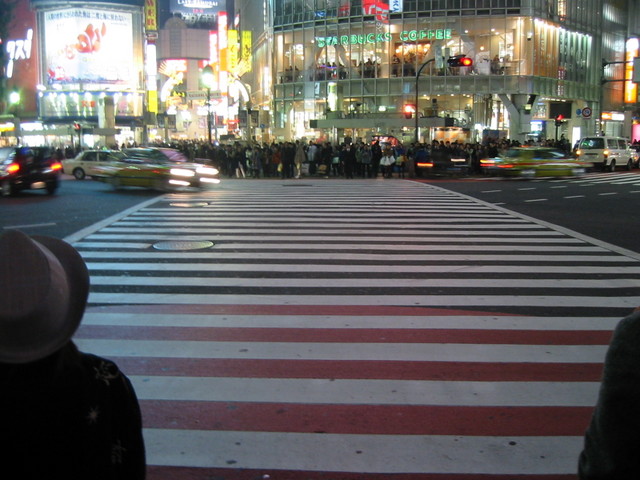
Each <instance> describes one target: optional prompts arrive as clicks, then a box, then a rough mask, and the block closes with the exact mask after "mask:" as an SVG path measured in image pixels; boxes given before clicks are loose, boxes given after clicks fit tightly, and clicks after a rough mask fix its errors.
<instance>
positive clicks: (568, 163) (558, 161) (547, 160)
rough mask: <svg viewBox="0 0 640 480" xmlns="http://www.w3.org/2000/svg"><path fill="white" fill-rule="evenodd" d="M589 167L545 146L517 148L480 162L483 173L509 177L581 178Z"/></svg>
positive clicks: (589, 164) (587, 163) (589, 165)
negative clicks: (579, 176)
mask: <svg viewBox="0 0 640 480" xmlns="http://www.w3.org/2000/svg"><path fill="white" fill-rule="evenodd" d="M591 166H592V164H591V163H589V162H585V161H582V160H581V159H579V158H574V157H573V156H571V155H570V154H567V153H565V152H563V151H561V150H557V149H554V148H548V147H517V148H511V149H509V150H507V151H506V152H505V153H503V154H502V155H500V156H498V157H495V158H484V159H481V160H480V167H481V168H482V170H483V172H484V173H487V174H494V175H501V176H509V177H556V176H559V177H571V176H578V175H584V174H585V173H586V171H587V169H588V168H591Z"/></svg>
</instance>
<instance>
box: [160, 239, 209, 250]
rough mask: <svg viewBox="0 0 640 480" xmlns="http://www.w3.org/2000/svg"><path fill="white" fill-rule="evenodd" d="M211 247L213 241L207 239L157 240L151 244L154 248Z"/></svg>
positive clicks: (191, 248) (189, 248)
mask: <svg viewBox="0 0 640 480" xmlns="http://www.w3.org/2000/svg"><path fill="white" fill-rule="evenodd" d="M211 247H213V242H210V241H208V240H202V241H187V240H185V241H183V240H173V241H168V242H158V243H154V244H153V248H155V249H156V250H202V249H205V248H211Z"/></svg>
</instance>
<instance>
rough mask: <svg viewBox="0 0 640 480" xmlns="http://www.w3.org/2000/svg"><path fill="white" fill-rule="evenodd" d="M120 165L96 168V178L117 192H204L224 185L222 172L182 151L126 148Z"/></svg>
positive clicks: (94, 176)
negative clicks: (135, 189)
mask: <svg viewBox="0 0 640 480" xmlns="http://www.w3.org/2000/svg"><path fill="white" fill-rule="evenodd" d="M122 153H124V155H125V159H124V161H123V162H122V163H120V164H118V165H103V166H99V167H97V168H96V171H95V173H94V174H93V178H95V179H96V180H99V181H102V182H105V183H109V184H110V185H112V186H113V187H114V188H120V187H144V188H152V189H154V190H159V191H175V190H182V189H188V188H196V189H203V188H206V187H208V186H212V185H215V184H218V183H220V180H219V179H218V173H219V172H218V169H217V168H214V167H210V166H208V165H204V164H201V163H192V162H189V161H188V159H187V158H186V157H185V156H184V155H183V154H182V153H181V152H179V151H178V150H174V149H170V148H126V149H124V150H122Z"/></svg>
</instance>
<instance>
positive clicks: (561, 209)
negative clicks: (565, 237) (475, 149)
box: [430, 170, 640, 252]
mask: <svg viewBox="0 0 640 480" xmlns="http://www.w3.org/2000/svg"><path fill="white" fill-rule="evenodd" d="M430 183H433V184H434V185H438V186H440V187H443V188H445V189H448V190H452V191H455V192H459V193H463V194H465V195H469V196H471V197H473V198H477V199H479V200H482V201H485V202H488V203H491V204H493V205H500V206H502V207H504V208H507V209H509V210H512V211H515V212H518V213H521V214H524V215H528V216H530V217H533V218H536V219H539V220H543V221H546V222H549V223H553V224H555V225H559V226H562V227H564V228H568V229H571V230H574V231H576V232H579V233H582V234H584V235H588V236H590V237H593V238H596V239H598V240H601V241H604V242H608V243H611V244H613V245H616V246H619V247H622V248H626V249H629V250H631V251H634V252H640V242H639V241H638V237H639V236H640V208H639V206H640V172H639V171H637V170H634V171H633V172H614V173H604V174H603V173H591V174H588V175H586V176H585V177H582V178H576V179H562V180H553V179H540V180H517V179H516V180H512V179H496V178H491V179H486V178H468V179H461V180H434V181H432V182H430Z"/></svg>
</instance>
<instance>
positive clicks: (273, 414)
mask: <svg viewBox="0 0 640 480" xmlns="http://www.w3.org/2000/svg"><path fill="white" fill-rule="evenodd" d="M140 406H141V408H142V415H143V423H144V426H145V428H166V429H181V430H216V431H217V430H221V431H243V432H244V431H252V432H282V433H328V434H342V435H464V436H582V435H584V432H585V429H586V428H587V426H588V425H589V421H590V419H591V414H592V413H593V408H592V407H457V406H453V407H450V406H424V405H334V404H304V405H303V404H297V403H243V402H192V401H164V400H141V401H140Z"/></svg>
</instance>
